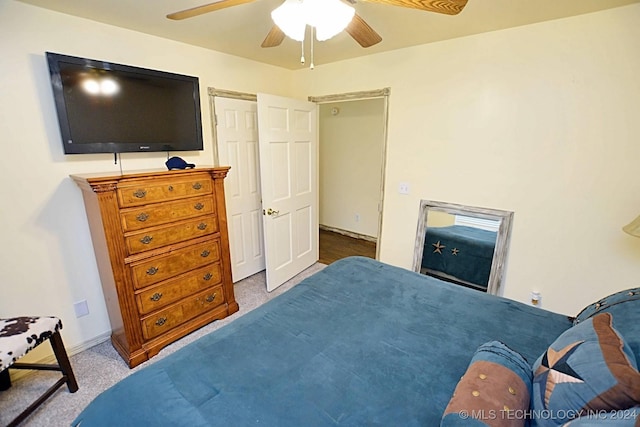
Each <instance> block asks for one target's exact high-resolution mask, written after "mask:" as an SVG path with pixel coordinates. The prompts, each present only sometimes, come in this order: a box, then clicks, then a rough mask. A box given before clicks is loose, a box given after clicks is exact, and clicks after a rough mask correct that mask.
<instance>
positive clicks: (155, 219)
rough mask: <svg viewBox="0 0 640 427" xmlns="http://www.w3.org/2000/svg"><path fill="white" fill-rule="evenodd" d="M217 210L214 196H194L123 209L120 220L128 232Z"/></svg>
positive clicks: (212, 212)
mask: <svg viewBox="0 0 640 427" xmlns="http://www.w3.org/2000/svg"><path fill="white" fill-rule="evenodd" d="M215 212H216V205H215V203H214V201H213V197H211V196H205V197H194V198H190V199H185V200H179V201H176V202H169V203H162V204H155V205H148V206H143V207H138V208H131V209H122V210H121V211H120V221H121V223H122V229H123V230H124V231H125V232H127V231H135V230H141V229H143V228H147V227H153V226H156V225H162V224H167V223H169V222H173V221H176V220H179V219H187V218H194V217H197V216H200V215H210V214H215Z"/></svg>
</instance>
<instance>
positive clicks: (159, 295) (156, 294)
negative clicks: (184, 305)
mask: <svg viewBox="0 0 640 427" xmlns="http://www.w3.org/2000/svg"><path fill="white" fill-rule="evenodd" d="M221 281H222V267H221V266H220V263H215V264H209V265H207V266H206V267H204V268H200V269H198V270H194V271H192V272H190V273H188V274H186V275H183V276H180V277H177V278H175V279H170V280H169V281H167V282H164V283H163V284H160V285H158V286H154V287H152V288H150V289H148V290H144V291H142V292H140V293H139V294H137V295H136V303H137V304H138V311H139V313H140V314H147V313H151V312H152V311H155V310H159V309H161V308H163V307H166V306H167V305H169V304H171V303H174V302H176V301H178V300H180V299H182V298H184V297H186V296H189V295H193V294H195V293H197V292H199V291H201V290H203V289H206V288H209V287H211V286H213V285H216V284H218V283H220V282H221Z"/></svg>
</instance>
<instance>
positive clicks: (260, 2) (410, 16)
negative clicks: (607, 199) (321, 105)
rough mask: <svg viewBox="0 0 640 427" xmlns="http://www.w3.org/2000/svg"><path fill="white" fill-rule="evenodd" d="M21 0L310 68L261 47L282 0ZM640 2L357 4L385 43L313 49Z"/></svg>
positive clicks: (386, 46)
mask: <svg viewBox="0 0 640 427" xmlns="http://www.w3.org/2000/svg"><path fill="white" fill-rule="evenodd" d="M17 1H21V2H23V3H28V4H32V5H35V6H39V7H43V8H46V9H51V10H54V11H58V12H62V13H66V14H69V15H75V16H78V17H83V18H87V19H91V20H94V21H99V22H103V23H106V24H110V25H115V26H118V27H123V28H128V29H131V30H135V31H140V32H143V33H147V34H152V35H155V36H160V37H164V38H168V39H173V40H177V41H181V42H184V43H188V44H192V45H196V46H201V47H204V48H207V49H213V50H216V51H219V52H225V53H228V54H232V55H236V56H240V57H243V58H247V59H252V60H255V61H259V62H263V63H267V64H272V65H276V66H280V67H284V68H288V69H299V68H303V67H305V65H302V64H300V51H301V46H300V43H299V42H295V41H293V40H291V39H289V38H286V39H285V40H284V42H283V43H282V44H281V45H280V46H278V47H272V48H261V47H260V44H261V43H262V40H263V39H264V38H265V36H266V35H267V33H268V32H269V30H270V29H271V27H272V26H273V22H272V20H271V16H270V13H271V11H272V10H273V9H275V8H276V7H278V6H279V5H280V4H281V3H282V1H283V0H256V1H254V2H252V3H248V4H244V5H239V6H234V7H230V8H226V9H222V10H218V11H215V12H211V13H208V14H205V15H201V16H197V17H193V18H189V19H185V20H182V21H173V20H169V19H167V18H166V15H167V14H169V13H172V12H176V11H180V10H184V9H189V8H192V7H195V6H200V5H202V4H207V3H211V2H213V1H214V0H106V1H105V0H17ZM639 2H640V0H469V2H468V4H467V6H466V7H465V8H464V9H463V10H462V12H461V13H460V14H458V15H455V16H450V15H443V14H438V13H432V12H424V11H420V10H415V9H408V8H402V7H397V6H389V5H384V4H376V3H367V2H366V1H362V0H359V1H358V3H356V4H355V8H356V12H357V13H358V14H359V15H360V16H361V17H362V18H363V19H364V20H365V21H366V22H367V23H368V24H369V25H370V26H371V27H373V29H374V30H375V31H376V32H377V33H378V34H380V35H381V36H382V42H381V43H378V44H377V45H375V46H372V47H369V48H366V49H365V48H362V47H360V45H358V44H357V43H356V42H355V40H353V39H352V38H351V37H350V36H349V35H348V34H346V33H344V32H343V33H341V34H339V35H337V36H336V37H334V38H333V39H331V40H328V41H325V42H315V44H314V56H315V58H314V62H315V65H321V64H326V63H330V62H335V61H341V60H344V59H349V58H355V57H359V56H363V55H369V54H372V53H379V52H384V51H389V50H394V49H400V48H404V47H409V46H414V45H419V44H425V43H431V42H435V41H440V40H446V39H452V38H456V37H462V36H467V35H471V34H478V33H483V32H487V31H494V30H500V29H505V28H510V27H517V26H520V25H527V24H531V23H535V22H542V21H548V20H552V19H558V18H564V17H568V16H574V15H580V14H584V13H590V12H595V11H598V10H603V9H609V8H613V7H619V6H624V5H627V4H631V3H639ZM305 43H306V45H305V50H306V54H305V56H306V57H307V59H308V58H309V43H308V41H307V42H305ZM307 66H308V61H307Z"/></svg>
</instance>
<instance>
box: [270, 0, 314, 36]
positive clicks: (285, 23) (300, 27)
mask: <svg viewBox="0 0 640 427" xmlns="http://www.w3.org/2000/svg"><path fill="white" fill-rule="evenodd" d="M271 19H273V22H275V24H276V25H277V26H278V27H280V29H281V30H282V32H283V33H285V34H286V35H287V37H289V38H291V39H294V40H295V41H299V42H301V41H303V40H304V33H305V30H306V29H307V21H306V16H305V11H304V3H303V1H302V0H285V2H284V3H282V4H281V5H280V6H278V7H277V8H276V9H274V10H273V12H271Z"/></svg>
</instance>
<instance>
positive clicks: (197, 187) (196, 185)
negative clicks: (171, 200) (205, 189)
mask: <svg viewBox="0 0 640 427" xmlns="http://www.w3.org/2000/svg"><path fill="white" fill-rule="evenodd" d="M192 187H193V189H194V190H199V189H201V188H202V184H200V183H199V182H196V183H195V184H193V185H192Z"/></svg>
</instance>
